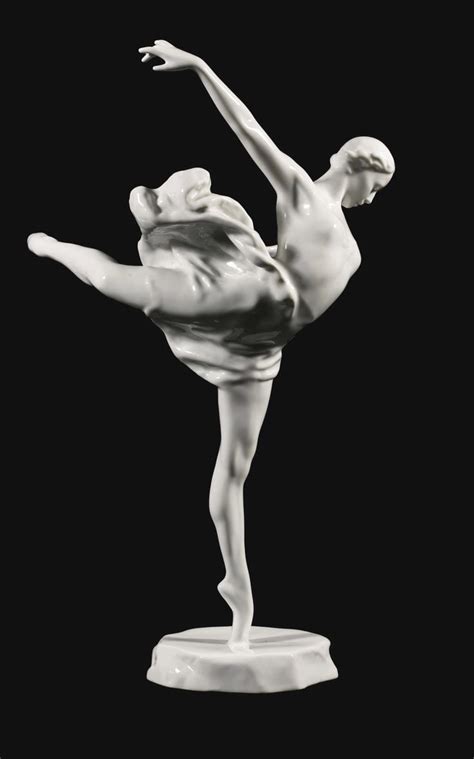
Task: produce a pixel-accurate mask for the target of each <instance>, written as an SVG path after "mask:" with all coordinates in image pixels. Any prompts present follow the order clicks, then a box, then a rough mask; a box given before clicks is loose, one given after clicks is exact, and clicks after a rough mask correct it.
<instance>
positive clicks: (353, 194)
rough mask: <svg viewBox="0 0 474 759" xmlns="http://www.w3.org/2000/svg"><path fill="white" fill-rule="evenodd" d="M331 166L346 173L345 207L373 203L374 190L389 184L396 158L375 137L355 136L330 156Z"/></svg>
mask: <svg viewBox="0 0 474 759" xmlns="http://www.w3.org/2000/svg"><path fill="white" fill-rule="evenodd" d="M331 169H333V170H334V171H336V172H339V173H341V174H343V175H344V178H345V180H346V181H345V192H344V196H343V198H342V201H341V203H342V205H343V206H344V208H353V207H354V206H360V205H363V204H364V203H372V200H373V199H374V197H375V193H376V192H378V190H381V189H382V188H383V187H386V186H387V184H388V183H389V182H390V180H391V178H392V176H393V172H394V171H395V161H394V160H393V156H392V154H391V153H390V151H389V149H388V148H387V146H386V145H384V144H383V142H381V141H380V140H377V139H376V138H375V137H353V138H352V139H351V140H348V142H346V143H344V145H343V146H342V147H341V148H339V150H338V151H337V153H334V155H332V156H331Z"/></svg>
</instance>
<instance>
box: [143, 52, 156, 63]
mask: <svg viewBox="0 0 474 759" xmlns="http://www.w3.org/2000/svg"><path fill="white" fill-rule="evenodd" d="M152 58H153V56H152V55H151V54H150V53H147V54H146V55H144V56H143V58H142V63H146V62H147V61H151V59H152Z"/></svg>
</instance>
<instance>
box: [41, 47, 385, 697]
mask: <svg viewBox="0 0 474 759" xmlns="http://www.w3.org/2000/svg"><path fill="white" fill-rule="evenodd" d="M139 53H140V54H141V55H142V61H143V62H148V61H151V60H153V61H155V62H156V59H157V58H159V59H161V60H162V61H163V63H161V64H158V65H155V66H154V67H153V69H154V70H155V71H157V72H165V71H176V70H179V69H192V70H193V71H195V72H196V74H197V75H198V76H199V78H200V80H201V82H202V83H203V85H204V87H205V88H206V90H207V92H208V93H209V95H210V97H211V98H212V100H213V102H214V103H215V105H216V107H217V108H218V109H219V111H220V113H221V114H222V116H223V117H224V119H225V120H226V121H227V123H228V124H229V126H230V127H231V128H232V129H233V131H234V132H235V134H236V135H237V137H238V138H239V140H240V141H241V143H242V144H243V146H244V147H245V149H246V150H247V152H248V153H249V154H250V156H251V158H252V159H253V160H254V161H255V163H256V164H257V166H258V167H259V168H260V170H261V171H262V172H263V173H264V175H265V176H266V177H267V179H268V181H269V182H270V184H271V185H272V187H273V189H274V190H275V193H276V214H277V222H278V241H277V244H276V245H270V246H268V245H266V244H265V243H264V242H263V240H262V238H261V237H260V235H259V234H258V232H256V230H255V229H254V226H253V223H252V220H251V219H250V217H249V216H248V214H247V213H246V211H245V210H244V208H243V207H242V206H241V205H240V204H239V203H238V202H236V201H235V200H233V199H232V198H231V197H228V196H226V195H221V194H218V193H215V192H213V191H212V190H211V177H210V175H209V172H208V171H206V170H205V169H203V168H190V169H188V170H185V171H178V172H176V173H174V174H172V175H171V176H170V177H169V178H168V179H166V181H164V182H163V183H162V184H161V185H160V186H159V187H156V188H153V189H150V188H148V187H143V186H140V187H136V188H134V189H133V190H132V191H131V193H130V198H129V205H130V209H131V212H132V214H133V215H134V217H135V219H136V222H137V224H138V226H139V228H140V231H141V237H140V240H139V242H138V252H139V256H140V260H141V265H137V266H125V265H122V264H119V263H117V262H116V261H115V260H114V259H112V258H111V257H110V256H108V255H106V254H105V253H102V252H101V251H99V250H97V249H94V248H89V247H83V246H81V245H75V244H72V243H67V242H61V241H59V240H56V239H55V238H54V237H50V236H49V235H47V234H44V233H34V234H31V235H30V236H29V237H28V247H29V248H30V250H31V251H33V253H35V254H36V255H38V256H48V257H50V258H53V259H55V260H56V261H58V262H60V263H62V264H64V265H65V266H67V267H68V268H69V269H70V270H71V271H72V272H73V273H74V274H75V275H76V276H77V277H79V278H80V279H81V280H82V281H83V282H85V283H86V284H88V285H92V286H93V287H96V288H97V289H98V290H99V291H100V292H102V293H103V294H104V295H107V296H108V297H110V298H115V299H117V300H119V301H122V302H124V303H127V304H129V305H130V306H134V307H135V308H138V309H141V310H142V311H143V312H144V313H145V314H146V315H147V316H148V317H149V318H150V319H151V320H152V321H153V322H154V323H155V324H156V325H157V326H159V327H160V328H161V329H162V331H163V332H164V334H165V336H166V339H167V341H168V344H169V346H170V348H171V351H172V352H173V353H174V355H175V356H176V357H177V358H178V359H179V360H180V361H181V362H182V363H183V364H185V365H186V366H187V367H189V369H191V370H192V371H193V372H195V373H196V374H197V375H199V376H200V377H202V378H203V379H204V380H206V381H207V382H210V383H212V384H213V385H215V386H216V387H217V396H218V405H219V415H220V427H221V442H220V449H219V453H218V456H217V461H216V465H215V470H214V474H213V477H212V482H211V489H210V512H211V515H212V519H213V522H214V524H215V527H216V531H217V536H218V540H219V546H220V549H221V551H222V556H223V559H224V564H225V577H224V578H223V580H222V581H221V582H220V583H219V585H218V586H217V587H218V591H219V593H220V594H221V595H222V596H223V598H224V599H225V600H226V602H227V603H228V605H229V606H230V608H231V610H232V627H221V628H216V627H212V628H204V629H199V628H198V629H191V630H186V631H183V632H181V633H177V634H174V635H167V636H164V637H163V638H162V639H161V641H160V642H159V643H158V645H157V646H156V648H155V649H154V652H153V660H152V666H151V667H150V669H149V671H148V673H147V676H148V678H149V679H150V680H153V681H154V682H157V683H161V684H163V685H168V686H172V687H179V688H188V689H193V690H224V691H240V692H259V691H260V692H261V691H276V690H288V689H297V688H303V687H306V686H307V685H309V684H311V683H315V682H319V681H321V680H327V679H331V678H334V677H337V670H336V668H335V666H334V664H333V663H332V661H331V658H330V656H329V641H328V640H327V639H326V638H324V637H323V636H319V635H316V634H314V633H309V632H305V631H298V630H278V629H275V628H263V627H253V626H252V620H253V613H254V605H253V598H252V589H251V583H250V577H249V572H248V568H247V562H246V555H245V545H244V504H243V488H244V482H245V479H246V477H247V475H248V473H249V470H250V466H251V463H252V459H253V456H254V454H255V451H256V448H257V442H258V438H259V433H260V429H261V427H262V423H263V421H264V418H265V414H266V412H267V407H268V403H269V399H270V394H271V390H272V383H273V381H274V379H275V377H276V376H277V375H278V372H279V368H280V362H281V358H282V348H283V347H284V346H285V345H286V344H287V343H288V341H289V340H291V338H292V337H294V335H295V334H296V333H297V332H298V331H299V330H301V329H302V328H303V327H305V326H306V325H309V324H311V323H312V322H314V321H315V319H317V318H318V317H319V316H320V315H321V314H322V313H323V312H324V311H325V310H326V309H327V308H328V307H329V306H331V304H332V303H334V301H335V300H336V299H337V298H338V297H339V296H340V295H341V293H342V292H343V290H344V288H345V287H346V285H347V283H348V281H349V279H350V278H351V277H352V275H353V274H354V273H355V272H356V271H357V269H358V267H359V264H360V260H361V257H360V252H359V248H358V246H357V243H356V241H355V239H354V238H353V236H352V234H351V232H350V229H349V227H348V225H347V222H346V219H345V216H344V213H343V211H342V208H341V207H343V208H347V209H348V208H353V207H354V206H361V205H364V204H370V203H372V201H373V200H374V198H375V196H376V194H377V193H378V192H379V191H380V190H382V189H383V188H384V187H385V186H386V185H387V184H388V182H389V181H390V179H391V178H392V175H393V173H394V170H395V164H394V160H393V157H392V155H391V153H390V151H389V150H388V148H387V147H386V146H385V145H384V144H383V143H382V142H380V140H378V139H375V138H373V137H355V138H353V139H350V140H349V141H348V142H346V143H345V144H344V145H343V146H342V147H341V148H340V149H339V150H338V151H337V152H336V153H334V155H332V156H331V159H330V167H329V169H328V170H327V171H326V173H325V174H323V175H322V176H320V177H319V178H318V179H316V180H315V181H313V179H311V177H310V176H309V175H308V174H307V172H306V171H305V170H304V169H303V168H302V167H301V166H299V165H298V164H297V163H296V162H295V161H294V160H293V159H292V158H290V157H289V156H288V155H286V154H285V153H283V152H282V151H281V150H279V149H278V147H277V146H276V145H275V144H274V143H273V141H272V140H271V138H270V137H269V136H268V134H267V133H266V132H265V131H264V130H263V129H262V127H261V126H260V125H259V124H258V123H257V121H256V120H255V119H254V117H253V116H252V114H251V113H250V111H249V110H248V109H247V108H246V106H245V105H244V104H243V103H242V102H241V101H240V100H239V99H238V98H237V97H236V95H234V93H233V92H231V91H230V89H229V88H228V87H227V86H226V85H225V84H224V83H223V82H222V81H221V80H220V79H219V77H218V76H217V75H216V74H215V73H214V72H213V71H212V69H211V68H210V67H209V66H208V65H207V63H205V62H204V61H203V60H202V59H200V58H199V57H197V56H196V55H193V54H191V53H188V52H185V51H184V50H180V49H178V48H177V47H175V46H173V45H172V44H170V43H169V42H166V41H164V40H157V41H156V42H155V44H154V45H153V46H149V47H142V48H139Z"/></svg>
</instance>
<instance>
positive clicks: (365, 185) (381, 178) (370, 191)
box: [342, 170, 392, 208]
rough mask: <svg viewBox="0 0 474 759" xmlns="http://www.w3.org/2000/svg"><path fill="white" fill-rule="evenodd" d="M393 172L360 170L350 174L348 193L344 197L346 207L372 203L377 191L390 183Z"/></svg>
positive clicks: (343, 202)
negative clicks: (383, 172)
mask: <svg viewBox="0 0 474 759" xmlns="http://www.w3.org/2000/svg"><path fill="white" fill-rule="evenodd" d="M391 178H392V174H382V173H381V172H380V171H370V170H366V171H358V172H355V173H354V174H350V175H349V176H348V183H347V189H346V193H345V195H344V197H343V199H342V205H343V207H344V208H354V207H355V206H361V205H364V204H365V203H372V201H373V199H374V198H375V195H376V194H377V192H379V191H380V190H382V189H383V188H384V187H386V186H387V185H388V183H389V182H390V180H391Z"/></svg>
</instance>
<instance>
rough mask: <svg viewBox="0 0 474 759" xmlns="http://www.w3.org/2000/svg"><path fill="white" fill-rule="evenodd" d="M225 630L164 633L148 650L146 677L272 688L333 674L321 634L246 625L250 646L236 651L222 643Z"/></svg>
mask: <svg viewBox="0 0 474 759" xmlns="http://www.w3.org/2000/svg"><path fill="white" fill-rule="evenodd" d="M230 634H231V627H196V628H193V629H191V630H183V631H182V632H178V633H173V634H171V635H165V636H164V637H163V638H161V640H160V641H159V643H158V644H157V645H156V646H155V648H154V649H153V657H152V664H151V667H150V668H149V670H148V672H147V675H146V676H147V679H148V680H151V682H153V683H158V684H159V685H166V686H167V687H169V688H183V689H184V690H196V691H203V690H212V691H225V692H228V693H275V692H277V691H285V690H300V689H301V688H307V687H308V685H314V684H315V683H319V682H322V681H323V680H333V679H334V678H336V677H337V669H336V667H335V666H334V664H333V662H332V660H331V657H330V655H329V646H330V641H329V640H328V639H327V638H324V637H323V636H322V635H316V634H315V633H310V632H305V631H304V630H285V629H278V628H275V627H251V628H250V636H249V643H250V646H249V649H248V650H244V651H238V652H235V651H232V650H231V649H230V648H229V646H228V645H227V641H228V640H229V639H230Z"/></svg>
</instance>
